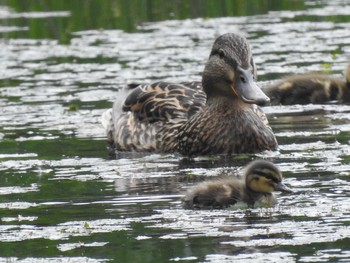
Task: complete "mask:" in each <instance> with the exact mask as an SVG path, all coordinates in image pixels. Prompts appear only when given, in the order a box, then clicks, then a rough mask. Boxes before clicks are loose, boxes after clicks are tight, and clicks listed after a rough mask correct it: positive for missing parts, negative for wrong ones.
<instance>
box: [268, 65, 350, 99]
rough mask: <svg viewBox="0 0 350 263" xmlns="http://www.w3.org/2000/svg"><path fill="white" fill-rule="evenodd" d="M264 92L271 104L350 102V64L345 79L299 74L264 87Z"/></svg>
mask: <svg viewBox="0 0 350 263" xmlns="http://www.w3.org/2000/svg"><path fill="white" fill-rule="evenodd" d="M264 92H265V93H266V94H267V95H268V96H269V97H270V99H271V105H294V104H310V103H312V104H323V103H327V102H330V101H337V102H342V103H344V102H350V64H349V65H348V66H347V69H346V71H345V80H342V79H336V78H332V77H329V76H326V75H321V74H299V75H293V76H290V77H286V78H284V79H282V80H281V81H278V82H277V83H276V84H273V85H271V86H269V87H266V88H264Z"/></svg>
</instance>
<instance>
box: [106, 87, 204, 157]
mask: <svg viewBox="0 0 350 263" xmlns="http://www.w3.org/2000/svg"><path fill="white" fill-rule="evenodd" d="M205 102H206V95H205V93H204V92H203V90H202V85H201V83H200V82H184V83H180V84H174V83H168V82H156V83H153V84H141V85H135V84H132V85H129V86H128V87H127V89H122V90H121V91H120V92H119V93H118V96H117V100H116V101H115V103H114V106H113V110H112V113H111V114H110V115H111V121H110V122H109V123H110V124H109V125H108V127H107V128H108V129H107V135H108V141H109V142H110V144H111V145H112V147H113V148H115V149H117V150H121V151H156V152H173V151H175V150H176V147H177V137H176V136H177V134H178V129H179V127H181V126H182V125H183V123H185V122H187V120H188V118H190V117H191V116H192V115H193V114H195V113H196V112H197V111H199V110H200V109H201V108H202V107H203V106H204V104H205ZM106 116H107V117H108V116H109V114H106Z"/></svg>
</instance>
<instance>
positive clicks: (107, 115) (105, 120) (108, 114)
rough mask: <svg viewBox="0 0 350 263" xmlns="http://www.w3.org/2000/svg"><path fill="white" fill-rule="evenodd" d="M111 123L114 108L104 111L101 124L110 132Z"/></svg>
mask: <svg viewBox="0 0 350 263" xmlns="http://www.w3.org/2000/svg"><path fill="white" fill-rule="evenodd" d="M111 123H112V109H108V110H106V111H105V112H103V113H102V116H101V124H102V127H103V128H104V129H105V130H106V131H107V132H108V130H109V128H110V125H111Z"/></svg>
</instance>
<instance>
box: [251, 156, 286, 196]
mask: <svg viewBox="0 0 350 263" xmlns="http://www.w3.org/2000/svg"><path fill="white" fill-rule="evenodd" d="M245 175H246V185H247V187H248V188H249V189H250V190H252V191H254V192H257V193H271V192H273V191H280V192H287V193H291V192H293V191H292V190H291V189H289V188H288V187H287V186H285V185H284V184H283V183H282V174H281V172H280V170H279V169H278V168H277V167H276V166H275V165H274V164H273V163H271V162H267V161H263V160H256V161H253V162H251V163H250V164H249V165H248V166H247V168H246V172H245Z"/></svg>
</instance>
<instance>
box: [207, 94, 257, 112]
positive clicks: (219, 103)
mask: <svg viewBox="0 0 350 263" xmlns="http://www.w3.org/2000/svg"><path fill="white" fill-rule="evenodd" d="M206 105H207V106H208V107H218V108H220V109H230V110H231V111H232V110H234V111H236V110H245V109H250V108H251V107H252V106H251V104H248V103H245V102H244V101H242V100H241V99H240V98H238V97H237V96H230V97H227V96H221V95H215V96H208V97H207V102H206Z"/></svg>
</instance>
